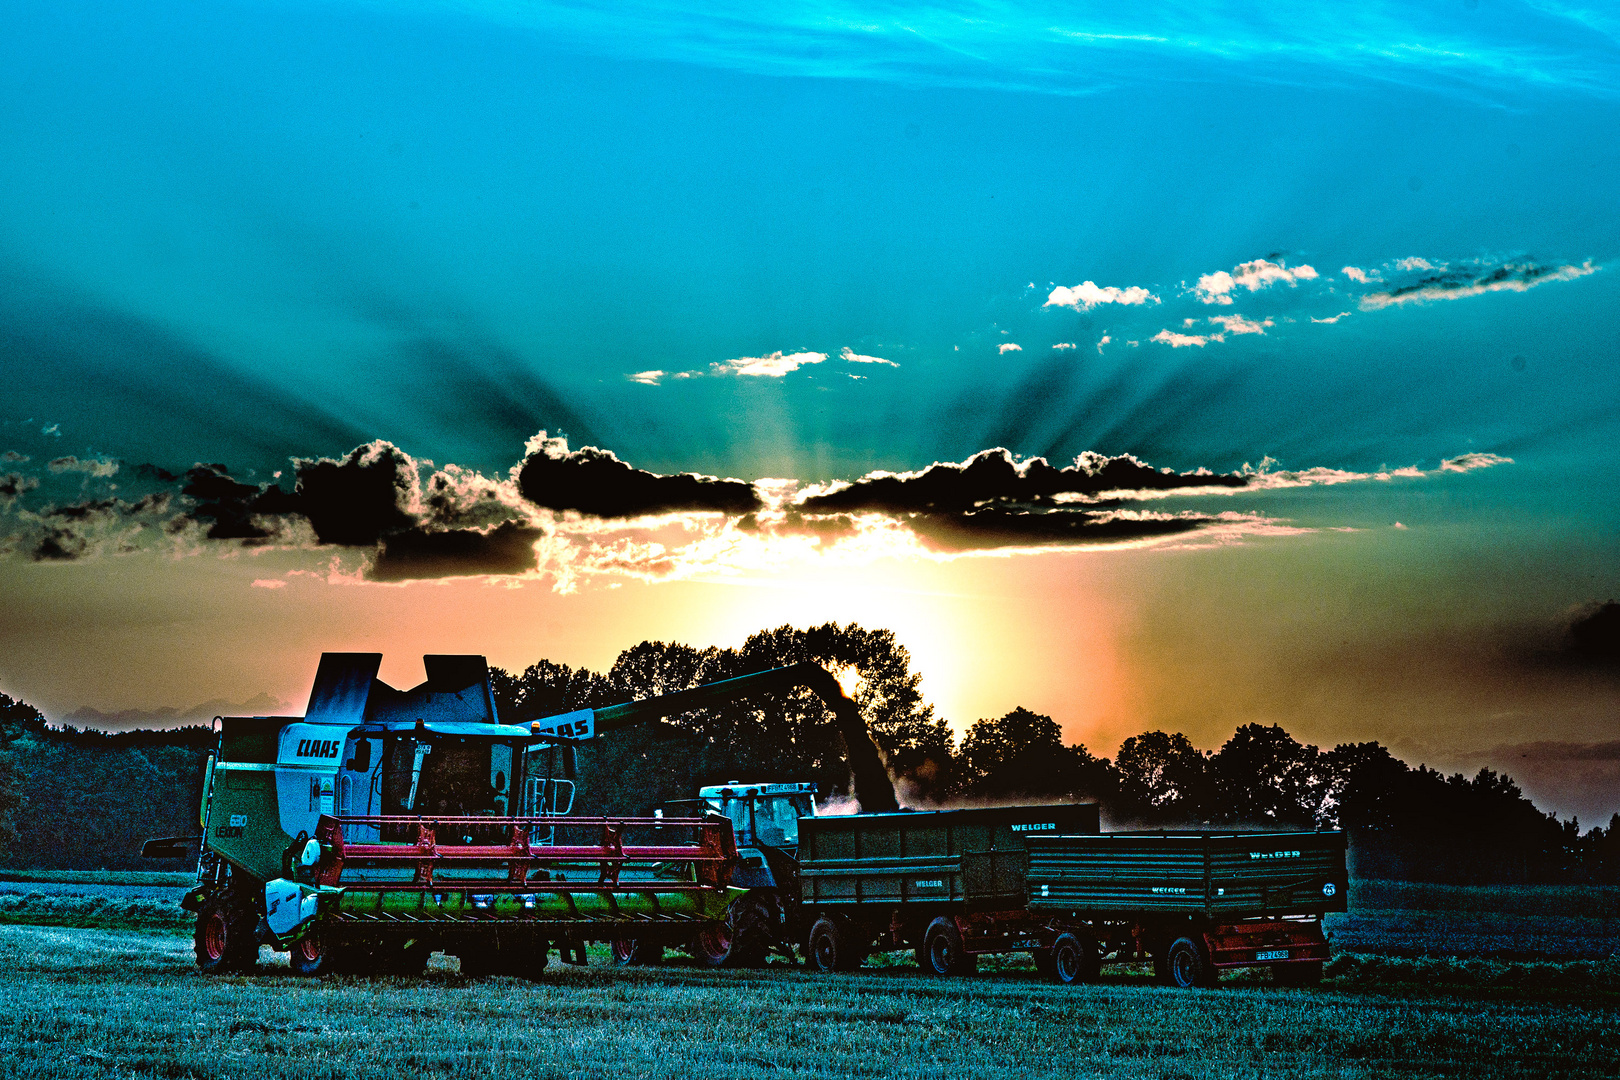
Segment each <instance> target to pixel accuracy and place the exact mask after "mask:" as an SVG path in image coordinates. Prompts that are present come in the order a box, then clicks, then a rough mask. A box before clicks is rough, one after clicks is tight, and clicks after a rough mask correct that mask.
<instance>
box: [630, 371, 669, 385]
mask: <svg viewBox="0 0 1620 1080" xmlns="http://www.w3.org/2000/svg"><path fill="white" fill-rule="evenodd" d="M663 377H664V372H662V371H658V370H653V371H635V372H631V373H630V374H629V375H626V376H625V378H627V379H629V380H630V381H631V382H633V383H640V384H641V385H643V386H657V385H658V380H659V379H662V378H663Z"/></svg>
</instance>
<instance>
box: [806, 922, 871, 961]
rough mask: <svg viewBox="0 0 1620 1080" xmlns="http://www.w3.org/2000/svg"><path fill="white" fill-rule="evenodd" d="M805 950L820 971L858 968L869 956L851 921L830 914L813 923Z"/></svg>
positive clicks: (808, 958) (807, 958)
mask: <svg viewBox="0 0 1620 1080" xmlns="http://www.w3.org/2000/svg"><path fill="white" fill-rule="evenodd" d="M804 954H805V959H806V960H808V961H809V962H810V966H811V967H812V968H814V969H815V970H816V971H854V970H855V969H856V968H858V967H860V966H861V961H863V960H865V959H866V957H865V956H864V955H862V950H861V948H860V946H859V945H857V944H856V942H855V935H854V934H852V933H851V932H850V927H849V924H848V923H846V922H845V921H844V920H842V919H836V918H833V917H831V916H828V915H823V916H822V917H821V918H819V919H817V920H816V922H815V925H814V926H812V927H810V936H809V937H808V938H806V939H805V950H804Z"/></svg>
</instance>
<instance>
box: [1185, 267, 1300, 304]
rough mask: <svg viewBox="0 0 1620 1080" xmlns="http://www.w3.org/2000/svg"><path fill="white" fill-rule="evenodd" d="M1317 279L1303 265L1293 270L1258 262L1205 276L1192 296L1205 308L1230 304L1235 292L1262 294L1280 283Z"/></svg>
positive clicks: (1292, 283) (1201, 278) (1286, 283)
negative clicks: (1202, 303) (1237, 290)
mask: <svg viewBox="0 0 1620 1080" xmlns="http://www.w3.org/2000/svg"><path fill="white" fill-rule="evenodd" d="M1316 276H1317V273H1316V270H1315V269H1314V268H1312V267H1310V266H1307V265H1304V264H1301V265H1299V266H1295V267H1291V268H1290V267H1288V266H1286V265H1284V264H1283V263H1281V262H1271V261H1269V260H1267V259H1255V260H1254V261H1252V262H1246V263H1240V264H1238V265H1237V266H1236V267H1234V268H1233V269H1232V270H1231V271H1230V272H1228V271H1225V270H1217V271H1215V272H1214V273H1213V274H1205V275H1203V276H1202V277H1200V278H1199V279H1198V283H1197V284H1196V285H1194V286H1193V292H1194V293H1195V294H1196V295H1197V296H1198V299H1200V300H1202V301H1203V302H1204V303H1206V304H1231V303H1232V302H1233V301H1232V290H1233V289H1237V288H1244V289H1247V290H1248V291H1249V292H1259V291H1260V290H1261V289H1266V288H1270V287H1271V286H1272V285H1275V284H1278V283H1281V284H1285V285H1294V284H1296V283H1297V282H1301V281H1311V280H1313V279H1315V278H1316Z"/></svg>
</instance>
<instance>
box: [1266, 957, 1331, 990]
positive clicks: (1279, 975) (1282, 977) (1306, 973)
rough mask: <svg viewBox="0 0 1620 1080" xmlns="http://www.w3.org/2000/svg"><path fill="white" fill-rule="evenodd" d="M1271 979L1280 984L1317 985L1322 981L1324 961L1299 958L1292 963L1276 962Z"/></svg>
mask: <svg viewBox="0 0 1620 1080" xmlns="http://www.w3.org/2000/svg"><path fill="white" fill-rule="evenodd" d="M1271 981H1272V982H1274V983H1276V984H1277V985H1278V986H1315V985H1316V984H1317V983H1319V982H1321V981H1322V961H1320V960H1299V961H1295V962H1294V963H1292V964H1275V965H1273V966H1272V969H1271Z"/></svg>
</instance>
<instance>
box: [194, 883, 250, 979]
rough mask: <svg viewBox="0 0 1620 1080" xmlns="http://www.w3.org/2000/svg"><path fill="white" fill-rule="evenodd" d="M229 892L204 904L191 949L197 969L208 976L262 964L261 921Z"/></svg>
mask: <svg viewBox="0 0 1620 1080" xmlns="http://www.w3.org/2000/svg"><path fill="white" fill-rule="evenodd" d="M235 899H236V898H235V895H234V893H232V892H226V893H225V894H224V895H222V896H219V897H217V898H215V899H211V900H208V901H205V902H204V903H203V906H202V910H200V911H199V912H197V930H196V933H195V934H194V935H193V936H192V939H191V943H192V948H193V949H194V951H195V952H196V954H197V967H198V968H200V969H201V970H202V971H203V972H204V973H205V974H208V975H224V974H227V973H229V972H233V971H247V970H249V969H251V968H252V967H253V965H254V964H256V963H258V962H259V936H258V918H257V916H256V915H255V913H254V911H253V909H252V908H249V907H248V906H247V905H245V904H239V903H236V902H235Z"/></svg>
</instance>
